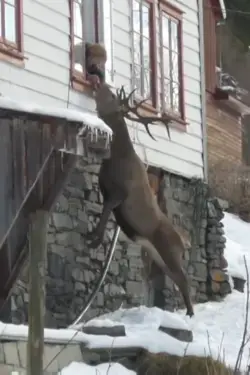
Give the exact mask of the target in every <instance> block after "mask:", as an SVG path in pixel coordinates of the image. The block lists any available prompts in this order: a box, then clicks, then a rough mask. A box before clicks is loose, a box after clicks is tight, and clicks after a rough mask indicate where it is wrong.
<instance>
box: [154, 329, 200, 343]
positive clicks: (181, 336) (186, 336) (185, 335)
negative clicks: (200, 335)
mask: <svg viewBox="0 0 250 375" xmlns="http://www.w3.org/2000/svg"><path fill="white" fill-rule="evenodd" d="M159 331H162V332H164V333H167V334H168V335H170V336H172V337H174V338H176V339H177V340H179V341H184V342H192V341H193V332H192V331H190V330H187V329H177V328H169V327H162V326H160V327H159Z"/></svg>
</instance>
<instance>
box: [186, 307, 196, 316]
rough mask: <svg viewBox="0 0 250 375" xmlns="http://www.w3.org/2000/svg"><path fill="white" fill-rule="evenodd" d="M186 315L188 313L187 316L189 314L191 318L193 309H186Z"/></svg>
mask: <svg viewBox="0 0 250 375" xmlns="http://www.w3.org/2000/svg"><path fill="white" fill-rule="evenodd" d="M186 315H188V316H190V318H192V316H194V311H193V309H192V310H187V313H186Z"/></svg>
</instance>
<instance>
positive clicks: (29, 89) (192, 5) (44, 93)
mask: <svg viewBox="0 0 250 375" xmlns="http://www.w3.org/2000/svg"><path fill="white" fill-rule="evenodd" d="M170 2H171V3H173V5H176V6H177V7H179V8H180V9H181V10H183V11H184V15H183V17H184V22H183V31H184V36H183V41H184V51H183V57H184V74H185V80H184V81H185V112H186V117H187V121H188V123H189V124H188V126H187V132H182V131H178V130H176V129H175V128H174V127H173V128H172V129H171V138H172V139H171V141H169V139H168V135H167V131H166V129H165V128H164V126H161V125H159V126H151V129H152V133H153V135H154V136H155V137H156V139H157V141H156V142H155V141H153V140H152V139H151V138H149V136H148V135H147V133H146V132H145V131H144V129H143V126H142V125H136V124H131V126H130V130H131V135H132V137H133V139H134V143H135V146H136V150H137V152H138V154H139V155H140V156H141V157H142V158H143V160H144V161H145V162H147V163H149V164H152V165H155V166H160V167H162V168H164V169H166V170H170V171H172V172H175V173H178V174H182V175H185V176H189V177H191V176H200V177H203V159H202V128H201V98H200V95H201V89H200V56H199V28H198V26H199V25H198V9H197V0H188V1H186V0H175V1H170ZM186 3H188V5H186ZM23 8H24V9H23V11H24V20H23V23H24V50H25V57H26V60H25V68H24V69H23V68H18V67H16V66H14V65H11V64H9V63H6V62H3V61H0V92H1V93H3V94H4V95H8V96H11V97H13V98H15V99H19V98H20V99H21V100H30V101H35V102H37V103H39V104H41V105H51V106H62V107H66V106H69V107H75V108H79V109H80V108H83V109H89V110H91V111H92V110H93V111H94V109H95V104H94V101H93V100H92V99H91V98H90V97H87V96H85V95H84V94H81V93H78V92H76V91H73V90H71V89H69V69H70V60H69V59H70V55H69V51H70V45H69V43H70V42H69V5H68V0H60V1H59V0H23ZM130 33H131V11H130V0H113V35H114V41H113V47H114V68H115V85H116V86H117V87H119V86H120V85H122V84H123V85H125V86H126V87H128V88H130V87H131V64H132V49H131V38H130ZM158 71H159V70H158ZM158 82H159V88H160V77H158Z"/></svg>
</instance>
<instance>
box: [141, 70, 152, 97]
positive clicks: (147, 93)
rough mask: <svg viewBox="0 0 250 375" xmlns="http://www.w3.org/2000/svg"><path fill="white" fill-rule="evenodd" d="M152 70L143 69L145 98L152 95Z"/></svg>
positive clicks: (143, 94)
mask: <svg viewBox="0 0 250 375" xmlns="http://www.w3.org/2000/svg"><path fill="white" fill-rule="evenodd" d="M150 77H151V72H150V70H146V69H145V70H144V71H143V86H144V87H143V93H142V96H143V98H145V99H146V98H150V97H151V82H150Z"/></svg>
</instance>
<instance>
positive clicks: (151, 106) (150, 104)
mask: <svg viewBox="0 0 250 375" xmlns="http://www.w3.org/2000/svg"><path fill="white" fill-rule="evenodd" d="M141 1H143V2H145V3H146V4H148V6H149V22H150V25H149V30H150V35H149V37H150V40H149V42H150V45H149V49H150V64H151V74H150V86H151V92H152V98H151V99H149V100H148V101H147V102H146V103H143V104H142V107H143V108H145V109H146V110H149V111H152V112H157V104H158V101H157V42H156V35H157V32H156V24H157V16H156V2H155V0H141ZM133 34H134V18H133V0H131V35H132V38H131V41H132V61H133V62H132V88H133V89H134V88H136V86H135V79H134V52H135V51H134V36H133ZM141 100H143V98H142V97H140V95H138V94H137V91H136V92H135V94H134V101H135V102H136V103H138V102H140V101H141Z"/></svg>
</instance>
